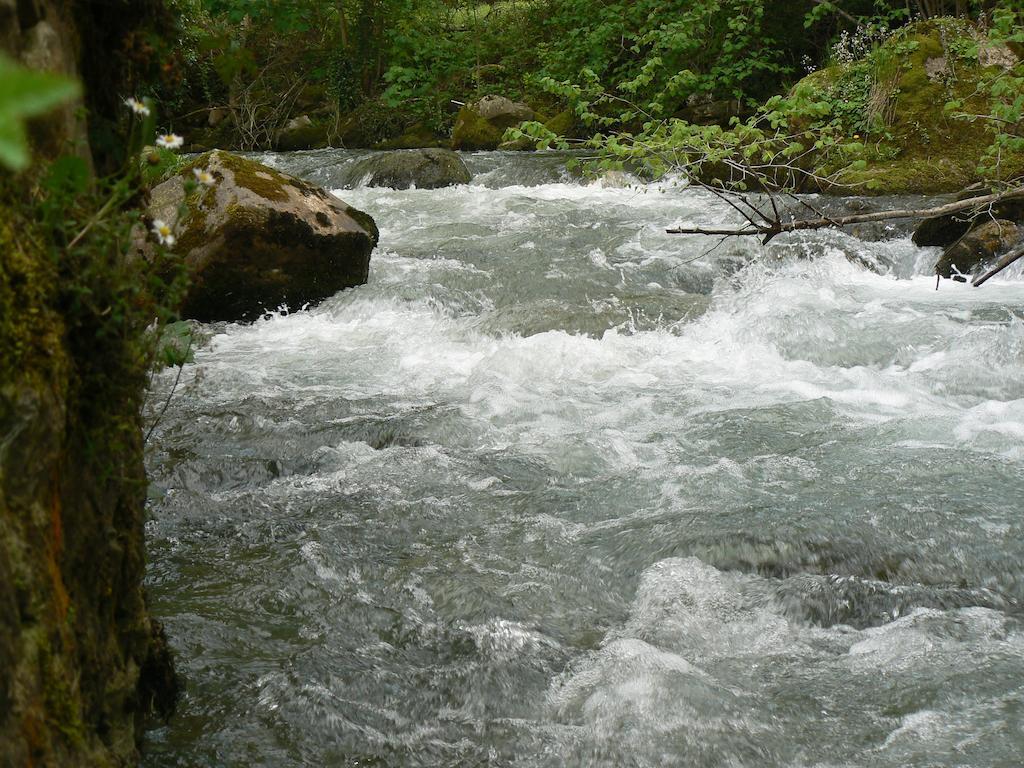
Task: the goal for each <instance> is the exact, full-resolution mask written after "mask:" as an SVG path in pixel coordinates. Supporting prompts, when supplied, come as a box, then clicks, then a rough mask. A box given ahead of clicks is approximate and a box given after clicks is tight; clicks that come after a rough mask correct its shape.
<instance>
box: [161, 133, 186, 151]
mask: <svg viewBox="0 0 1024 768" xmlns="http://www.w3.org/2000/svg"><path fill="white" fill-rule="evenodd" d="M184 143H185V139H183V138H182V137H181V136H179V135H178V134H176V133H166V134H164V135H163V136H157V137H156V145H157V146H158V147H163V148H164V149H177V148H178V147H180V146H181V145H182V144H184Z"/></svg>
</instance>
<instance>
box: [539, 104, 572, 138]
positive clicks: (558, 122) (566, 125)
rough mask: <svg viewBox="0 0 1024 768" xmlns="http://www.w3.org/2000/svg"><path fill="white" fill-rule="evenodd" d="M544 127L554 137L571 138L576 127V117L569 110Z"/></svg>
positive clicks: (553, 118) (549, 121)
mask: <svg viewBox="0 0 1024 768" xmlns="http://www.w3.org/2000/svg"><path fill="white" fill-rule="evenodd" d="M544 127H545V128H547V129H548V130H549V131H551V132H552V133H553V134H555V135H556V136H572V134H573V131H574V129H575V127H576V116H575V115H574V114H573V112H572V110H571V109H566V110H563V111H561V112H559V113H558V114H557V115H555V116H554V117H552V118H551V119H550V120H548V121H547V122H546V123H544Z"/></svg>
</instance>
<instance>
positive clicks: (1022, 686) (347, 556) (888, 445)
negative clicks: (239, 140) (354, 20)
mask: <svg viewBox="0 0 1024 768" xmlns="http://www.w3.org/2000/svg"><path fill="white" fill-rule="evenodd" d="M357 157H359V155H357V154H355V153H351V152H348V153H346V152H339V151H323V152H314V153H302V154H295V155H261V156H260V159H261V160H263V161H264V162H267V163H268V164H272V165H275V166H276V167H278V168H280V169H282V170H285V171H291V172H293V173H296V174H299V175H303V176H305V177H306V178H309V179H311V180H313V181H315V182H317V183H320V184H322V185H324V186H326V187H328V188H335V189H336V190H337V194H338V195H339V196H340V197H342V198H343V199H344V200H345V201H346V202H348V203H350V204H351V205H353V206H355V207H356V208H359V209H361V210H364V211H366V212H368V213H370V214H371V215H372V216H373V217H374V218H375V219H376V221H377V223H378V225H379V227H380V230H381V241H380V245H379V247H378V248H377V249H376V250H375V251H374V254H373V260H372V265H371V271H370V280H369V283H368V284H367V285H365V286H362V287H359V288H356V289H354V290H348V291H344V292H342V293H340V294H338V295H336V296H334V297H332V298H331V299H329V300H327V301H326V302H324V303H323V304H321V305H319V306H317V307H315V308H312V309H302V308H299V307H292V308H289V309H288V310H284V309H280V310H278V311H273V312H270V313H268V314H267V315H266V316H265V317H264V318H262V319H260V320H258V321H257V322H255V323H253V324H251V325H231V324H222V325H212V326H208V327H206V328H205V331H206V333H207V334H208V335H209V336H210V338H209V341H208V342H206V343H205V344H204V345H202V346H201V347H200V348H199V349H198V351H197V354H196V359H195V362H194V363H191V364H189V365H187V366H185V368H184V370H183V373H182V375H181V381H180V383H179V384H178V387H177V390H176V391H175V393H174V395H173V397H172V398H171V400H170V406H169V408H168V409H167V412H166V413H165V414H164V416H163V418H162V419H161V420H160V422H159V424H158V425H157V427H156V430H155V432H154V434H153V436H152V438H151V440H150V448H149V457H148V464H149V470H150V474H151V488H150V516H149V523H148V529H147V532H148V547H149V558H150V563H149V571H148V573H149V576H148V591H149V595H150V600H151V602H152V608H153V613H154V614H155V615H156V616H157V617H159V618H160V619H162V620H163V621H164V622H165V624H166V628H167V632H168V636H169V638H170V642H171V644H172V646H173V648H174V649H175V652H176V656H177V663H178V669H179V672H180V674H181V675H182V678H183V681H184V685H185V694H184V696H183V699H182V701H181V702H180V703H179V708H178V714H177V715H175V716H174V717H173V719H172V720H171V721H170V722H169V723H168V724H167V725H165V726H163V727H160V728H158V729H156V730H154V731H152V732H150V734H149V736H148V738H147V745H146V755H145V758H144V766H146V767H147V768H165V767H167V766H189V767H192V766H246V767H247V768H249V767H253V766H266V767H267V768H271V767H278V766H325V767H326V766H381V767H385V766H386V767H387V768H400V767H405V766H424V767H427V766H430V767H433V766H488V767H490V768H498V767H499V766H510V767H512V766H514V767H515V768H532V767H534V766H539V767H542V768H555V767H557V766H581V767H582V766H602V767H607V768H630V767H634V766H635V767H636V768H640V767H645V768H646V767H648V766H670V767H674V766H680V767H682V768H697V767H703V766H707V767H717V766H728V767H729V768H740V767H743V768H755V767H758V766H768V767H773V766H792V767H793V768H798V767H803V766H807V767H808V768H809V767H810V766H822V767H825V766H829V767H838V766H844V767H845V766H856V767H858V768H875V767H883V768H884V767H891V768H905V767H909V766H971V767H972V768H983V767H986V768H987V767H988V766H1000V767H1001V766H1006V767H1007V768H1009V767H1010V766H1019V765H1021V764H1024V610H1022V601H1024V525H1022V510H1024V277H1022V275H1021V271H1020V270H1019V269H1017V270H1015V271H1014V270H1011V271H1009V272H1008V273H1006V274H1004V275H1001V276H999V277H998V278H996V279H994V280H992V281H990V282H989V283H987V284H986V285H985V286H984V287H982V288H972V287H970V286H969V285H963V284H958V283H953V282H950V281H943V284H942V286H941V288H940V289H939V290H938V291H936V289H935V284H936V283H935V277H934V274H933V272H932V264H933V263H934V261H935V258H936V255H937V253H938V250H937V249H922V248H917V247H916V246H914V245H913V244H912V243H911V241H910V239H909V237H908V235H907V230H906V229H905V228H899V227H894V228H892V229H889V230H886V229H884V228H876V229H875V230H874V231H872V232H868V233H864V232H861V233H859V234H860V235H861V237H863V238H865V239H858V237H856V236H855V234H851V233H842V232H834V231H833V232H818V233H809V234H803V235H800V236H784V237H779V238H777V239H776V240H775V241H773V242H772V243H771V244H770V245H768V246H762V245H760V243H759V242H757V241H756V240H753V239H750V238H743V239H734V240H730V241H727V242H724V243H722V244H721V245H719V246H718V247H716V248H713V249H712V248H711V247H712V246H714V245H715V243H716V242H717V241H708V240H706V239H702V238H700V237H681V236H673V235H668V234H665V232H664V229H665V227H666V226H671V225H673V224H677V225H678V224H700V223H704V224H708V225H721V224H723V223H725V222H732V221H734V220H735V218H734V217H735V215H734V214H732V213H731V212H730V210H729V209H728V207H727V206H725V205H724V204H723V203H721V202H720V201H718V200H716V199H715V198H713V197H712V196H710V195H708V194H707V193H704V192H702V191H699V190H693V189H686V188H685V187H683V186H681V185H673V184H671V183H663V184H640V183H636V184H633V185H630V186H623V185H621V184H620V182H621V179H620V178H618V177H612V178H608V179H604V180H598V181H586V180H580V179H578V178H574V177H573V176H571V175H570V174H568V173H566V172H565V171H564V168H563V164H562V159H561V158H559V157H557V156H554V155H551V156H549V155H545V154H521V155H512V154H500V153H482V154H477V155H471V156H468V157H467V162H468V163H469V164H470V166H471V169H472V170H473V171H474V173H475V178H474V180H473V182H472V184H470V185H464V186H457V187H450V188H447V189H440V190H434V191H426V190H415V189H413V190H407V191H395V190H390V189H371V188H364V187H360V186H359V185H358V180H353V179H350V178H348V177H347V176H346V169H348V168H351V166H352V162H353V159H354V158H357ZM344 187H354V188H344ZM270 309H274V308H270ZM176 374H177V371H176V370H167V371H165V372H163V373H161V374H159V375H158V376H157V377H156V379H155V381H154V385H153V391H152V393H151V402H150V404H149V406H148V410H150V411H152V412H155V411H157V410H159V408H160V407H161V406H162V404H163V402H164V400H165V399H166V398H167V396H168V393H169V392H170V390H171V387H172V385H173V383H174V380H175V376H176Z"/></svg>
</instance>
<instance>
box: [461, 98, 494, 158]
mask: <svg viewBox="0 0 1024 768" xmlns="http://www.w3.org/2000/svg"><path fill="white" fill-rule="evenodd" d="M502 134H503V131H502V130H501V129H500V128H496V127H495V126H493V125H491V124H490V123H489V122H487V121H486V120H485V119H484V118H482V117H481V116H480V115H479V114H478V113H477V111H476V110H474V109H472V108H470V107H468V106H467V107H463V108H462V109H460V110H459V115H458V117H457V118H456V119H455V128H454V129H453V130H452V149H468V150H478V149H497V147H498V145H499V144H501V137H502Z"/></svg>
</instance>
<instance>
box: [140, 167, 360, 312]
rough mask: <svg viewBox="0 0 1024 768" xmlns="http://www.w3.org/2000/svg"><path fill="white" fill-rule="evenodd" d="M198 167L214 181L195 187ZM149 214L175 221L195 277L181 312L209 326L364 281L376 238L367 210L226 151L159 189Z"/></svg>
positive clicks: (324, 295) (178, 248) (309, 299)
mask: <svg viewBox="0 0 1024 768" xmlns="http://www.w3.org/2000/svg"><path fill="white" fill-rule="evenodd" d="M194 169H203V170H206V171H209V172H210V173H211V174H212V175H213V177H214V179H215V180H216V184H215V185H214V186H213V187H209V188H207V187H199V188H198V189H197V190H195V191H192V192H189V191H188V188H187V186H186V182H187V181H188V180H190V179H191V178H192V175H193V170H194ZM183 207H184V208H185V209H187V211H188V212H187V213H186V214H185V215H184V217H183V218H182V219H181V220H180V221H179V220H178V212H179V211H180V210H182V209H183ZM150 215H151V216H152V218H153V219H162V220H164V221H166V222H175V231H176V232H177V243H176V244H175V246H174V250H175V251H176V252H177V253H180V254H181V257H182V259H183V260H184V262H185V265H186V267H187V269H188V273H189V276H190V285H189V288H188V291H187V293H186V296H185V298H184V300H183V302H182V306H181V314H182V316H183V317H186V318H190V319H194V320H200V321H202V322H211V321H216V320H230V321H239V320H252V319H254V318H256V317H258V316H259V315H260V314H261V313H262V312H263V311H265V310H273V309H276V308H277V307H279V306H281V305H288V306H290V307H294V308H297V307H301V306H303V305H306V304H313V303H316V302H319V301H321V300H323V299H325V298H327V297H328V296H331V295H333V294H335V293H337V292H338V291H340V290H342V289H344V288H351V287H353V286H356V285H362V284H363V283H365V282H366V279H367V275H368V272H369V266H370V252H371V251H372V250H373V248H374V246H375V245H376V244H377V238H378V232H377V227H376V225H375V224H374V222H373V219H372V218H370V216H368V215H367V214H365V213H363V212H362V211H358V210H356V209H354V208H352V207H350V206H348V205H346V204H345V203H344V202H342V201H341V200H339V199H338V198H336V197H334V196H333V195H331V194H329V193H327V192H325V191H324V190H322V189H320V188H319V187H316V186H314V185H312V184H309V183H308V182H305V181H302V180H301V179H297V178H295V177H294V176H289V175H287V174H284V173H281V172H279V171H276V170H274V169H273V168H269V167H267V166H265V165H262V164H260V163H257V162H255V161H253V160H248V159H245V158H241V157H238V156H237V155H232V154H230V153H227V152H222V151H214V152H210V153H207V154H205V155H202V156H200V157H199V158H197V159H195V160H194V161H192V162H191V163H189V164H188V165H187V166H186V167H185V168H183V169H182V170H181V171H180V172H179V173H178V174H177V175H175V176H173V177H172V178H170V179H168V180H167V181H165V182H164V183H163V184H160V185H159V186H157V187H156V188H155V189H154V190H153V192H152V200H151V206H150ZM149 248H151V246H149V245H147V246H145V247H144V248H143V249H142V250H143V253H145V252H146V251H147V250H148V249H149Z"/></svg>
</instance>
